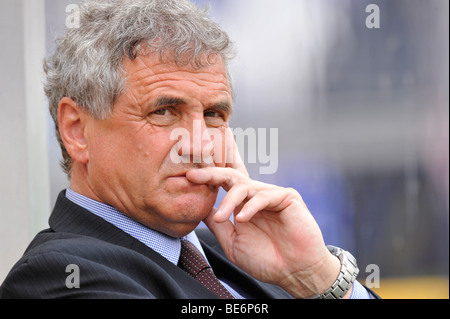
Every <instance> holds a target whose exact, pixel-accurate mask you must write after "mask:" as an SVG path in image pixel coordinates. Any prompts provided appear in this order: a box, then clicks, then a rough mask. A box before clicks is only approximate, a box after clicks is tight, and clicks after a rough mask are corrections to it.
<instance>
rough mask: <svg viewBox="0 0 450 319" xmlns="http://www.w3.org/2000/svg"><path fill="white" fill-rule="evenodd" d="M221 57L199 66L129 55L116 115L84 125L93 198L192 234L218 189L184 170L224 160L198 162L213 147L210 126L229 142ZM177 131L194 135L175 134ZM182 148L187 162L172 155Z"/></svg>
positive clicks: (159, 226) (176, 232)
mask: <svg viewBox="0 0 450 319" xmlns="http://www.w3.org/2000/svg"><path fill="white" fill-rule="evenodd" d="M217 61H218V62H217V63H216V64H214V65H211V66H207V67H204V68H201V69H194V68H192V67H191V66H183V67H179V66H176V65H175V64H173V63H161V62H160V60H159V58H158V57H157V56H155V55H150V56H138V58H137V59H135V60H133V61H131V60H129V59H125V60H124V62H123V68H124V70H125V72H126V87H125V90H124V92H123V93H122V94H121V96H120V97H119V98H118V100H117V102H116V103H115V105H114V108H113V112H112V114H111V115H110V116H109V117H108V118H107V119H105V120H94V119H90V120H89V125H88V126H87V127H88V133H89V136H90V138H89V160H88V163H87V175H88V178H89V184H90V189H91V190H92V192H93V193H94V197H96V198H95V199H97V200H100V201H101V202H104V203H107V204H109V205H111V206H114V207H116V208H117V209H119V210H120V211H122V212H123V213H125V214H126V215H128V216H129V217H131V218H133V219H134V220H137V221H139V222H140V223H142V224H145V225H146V226H148V227H150V228H153V229H155V230H158V231H160V232H163V233H166V234H168V235H171V236H174V237H178V236H183V235H185V234H187V233H189V232H190V231H192V230H193V229H194V228H195V227H196V226H197V225H198V223H199V222H200V221H201V220H202V219H204V218H205V217H206V216H207V215H208V214H209V213H210V211H211V209H212V207H213V205H214V203H215V200H216V196H217V189H216V188H214V187H211V186H207V185H195V184H192V183H190V182H189V181H188V180H187V179H186V177H185V174H186V171H188V170H189V169H192V168H195V167H199V166H207V165H211V166H213V165H222V164H218V162H221V163H223V161H220V160H219V161H217V158H215V159H216V163H214V162H213V163H210V164H205V163H204V162H201V163H198V162H199V158H200V157H201V155H202V151H203V149H204V147H205V145H206V144H208V143H209V145H211V140H210V141H208V140H205V139H204V138H205V136H206V135H205V130H206V129H208V128H217V130H215V131H216V132H220V133H221V134H222V138H219V139H214V141H215V143H224V141H225V130H226V128H227V127H228V123H227V122H228V119H229V116H230V113H231V107H232V99H231V94H230V87H229V84H228V80H227V76H226V70H225V66H224V64H223V62H222V61H221V60H220V59H217ZM180 128H181V129H183V131H184V132H189V135H190V139H182V141H181V138H180V141H177V139H176V138H174V136H176V135H172V136H171V134H172V133H173V132H174V130H175V129H180ZM194 131H195V132H196V133H197V135H198V134H199V133H200V134H201V135H202V136H203V140H202V142H201V143H200V144H199V143H197V144H196V143H195V142H193V139H194V138H196V137H195V136H194ZM197 138H201V137H199V136H197ZM189 141H190V143H189ZM175 144H177V146H175ZM187 144H189V145H187ZM180 147H181V148H180ZM219 147H222V146H219ZM179 148H180V151H179V153H178V154H179V155H183V156H184V157H185V159H186V157H187V158H190V163H186V161H183V162H181V163H180V161H178V162H177V161H174V160H173V159H174V157H173V154H172V156H171V152H173V151H174V150H176V149H179ZM181 149H182V150H181ZM181 152H182V154H181ZM208 153H209V152H208ZM203 154H204V153H203ZM212 155H214V154H212ZM195 159H196V160H195ZM194 161H195V162H197V163H198V164H193V162H194Z"/></svg>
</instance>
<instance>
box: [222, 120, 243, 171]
mask: <svg viewBox="0 0 450 319" xmlns="http://www.w3.org/2000/svg"><path fill="white" fill-rule="evenodd" d="M225 146H226V154H225V158H226V165H225V167H231V168H234V169H236V170H237V171H239V172H240V173H242V174H244V175H245V176H247V177H248V176H249V174H248V171H247V168H246V167H245V164H244V161H242V158H241V155H240V154H239V148H238V146H237V144H236V141H235V139H234V136H233V132H232V131H231V129H230V128H229V127H228V128H227V129H226V132H225Z"/></svg>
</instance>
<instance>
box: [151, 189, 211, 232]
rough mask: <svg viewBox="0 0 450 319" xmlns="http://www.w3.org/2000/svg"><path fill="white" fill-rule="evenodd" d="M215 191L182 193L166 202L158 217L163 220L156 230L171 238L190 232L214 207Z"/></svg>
mask: <svg viewBox="0 0 450 319" xmlns="http://www.w3.org/2000/svg"><path fill="white" fill-rule="evenodd" d="M216 198H217V191H214V192H213V191H209V192H206V193H205V192H199V193H184V194H181V195H178V196H175V197H171V198H169V199H167V200H166V202H165V203H164V207H162V208H160V209H159V210H158V211H159V215H160V216H161V217H162V219H163V220H164V222H163V223H159V225H158V226H159V227H157V228H159V229H158V230H159V231H161V232H163V233H165V234H167V235H169V236H172V237H183V236H186V235H187V234H189V233H190V232H192V231H193V230H194V229H195V228H196V227H197V226H198V224H200V222H201V221H202V220H203V219H205V218H206V217H207V216H208V215H209V214H210V213H211V210H212V209H213V207H214V203H215V202H216Z"/></svg>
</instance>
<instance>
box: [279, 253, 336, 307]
mask: <svg viewBox="0 0 450 319" xmlns="http://www.w3.org/2000/svg"><path fill="white" fill-rule="evenodd" d="M340 270H341V263H340V261H339V259H338V258H336V256H334V255H332V254H331V253H330V252H329V251H328V250H327V249H325V251H324V256H323V258H322V259H321V261H320V262H317V263H316V264H315V265H314V266H313V267H310V268H309V269H308V270H306V271H301V272H297V273H294V274H291V275H290V276H288V277H286V279H285V280H284V282H283V283H282V284H281V285H280V286H281V287H283V289H285V290H286V291H287V292H288V293H289V294H290V295H292V296H293V297H295V298H301V299H305V298H311V297H314V296H318V295H319V294H321V293H323V292H325V291H326V290H327V289H328V288H330V287H331V285H332V284H333V283H334V282H335V281H336V278H337V277H338V276H339V273H340Z"/></svg>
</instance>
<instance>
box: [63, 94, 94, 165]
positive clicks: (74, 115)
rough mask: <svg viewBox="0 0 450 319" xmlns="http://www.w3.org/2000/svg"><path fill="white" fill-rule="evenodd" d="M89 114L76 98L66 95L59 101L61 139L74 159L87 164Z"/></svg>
mask: <svg viewBox="0 0 450 319" xmlns="http://www.w3.org/2000/svg"><path fill="white" fill-rule="evenodd" d="M87 120H88V115H87V114H86V113H85V112H84V111H83V110H82V109H81V108H80V107H78V106H77V104H76V103H75V101H74V100H72V99H71V98H68V97H64V98H62V99H61V101H60V102H59V107H58V125H59V133H60V135H61V139H62V141H63V143H64V146H65V147H66V150H67V152H68V153H69V155H70V157H71V158H72V160H73V161H76V162H79V163H81V164H86V163H87V162H88V159H89V156H88V155H89V154H88V143H87V139H86V134H85V133H86V129H85V128H86V122H87Z"/></svg>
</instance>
